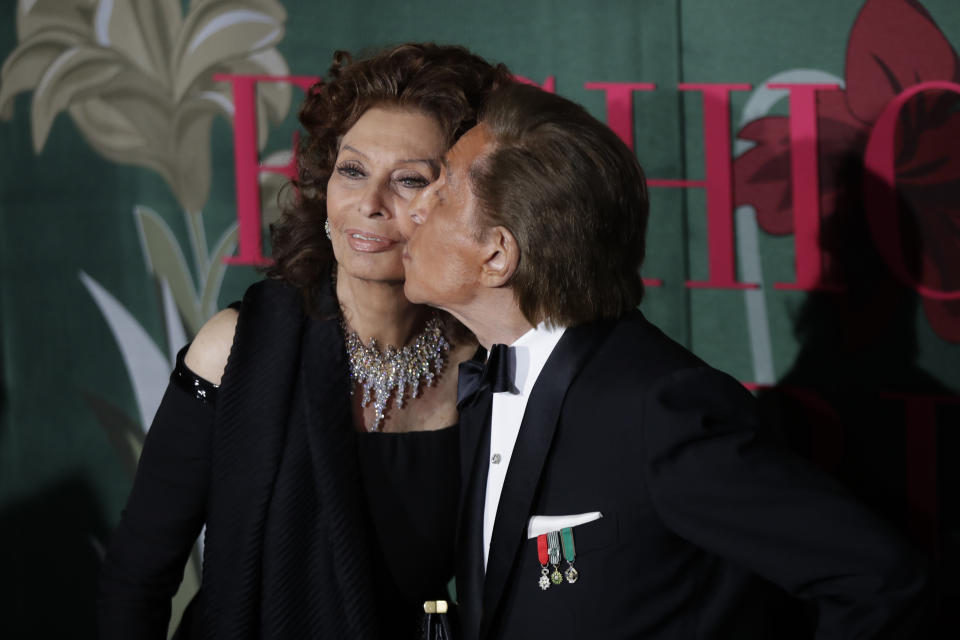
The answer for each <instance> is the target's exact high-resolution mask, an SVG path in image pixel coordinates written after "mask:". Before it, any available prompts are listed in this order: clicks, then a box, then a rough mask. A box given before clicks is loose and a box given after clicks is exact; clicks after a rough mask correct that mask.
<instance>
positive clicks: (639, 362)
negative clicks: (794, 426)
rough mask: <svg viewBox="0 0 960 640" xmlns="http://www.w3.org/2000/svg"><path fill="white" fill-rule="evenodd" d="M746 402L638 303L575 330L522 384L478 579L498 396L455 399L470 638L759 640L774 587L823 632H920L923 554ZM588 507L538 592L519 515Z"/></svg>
mask: <svg viewBox="0 0 960 640" xmlns="http://www.w3.org/2000/svg"><path fill="white" fill-rule="evenodd" d="M487 398H489V395H488V396H487ZM754 404H755V403H754V400H753V397H752V396H751V394H750V393H748V392H747V391H746V390H745V389H743V387H742V386H741V385H740V384H739V383H738V382H737V381H735V380H734V379H732V378H730V377H729V376H727V375H725V374H723V373H720V372H718V371H716V370H714V369H711V368H710V367H708V366H707V365H705V364H704V363H703V362H702V361H700V360H699V359H697V358H696V357H695V356H693V355H692V354H691V353H689V352H688V351H687V350H686V349H684V348H683V347H681V346H679V345H677V344H676V343H674V342H673V341H672V340H670V339H669V338H667V337H666V336H665V335H664V334H663V333H661V332H660V331H659V330H658V329H657V328H656V327H654V326H653V325H651V324H650V323H648V322H647V321H646V320H645V319H644V318H643V316H642V315H641V314H640V313H639V312H633V313H630V314H628V315H627V316H625V317H624V318H622V319H620V320H619V321H616V322H602V323H596V324H592V325H586V326H582V327H577V328H571V329H568V330H567V331H566V333H565V334H564V336H563V337H562V338H561V340H560V342H559V343H558V345H557V347H556V348H555V350H554V351H553V353H552V354H551V356H550V358H549V360H548V361H547V364H546V366H545V367H544V369H543V371H542V372H541V374H540V377H539V378H538V379H537V382H536V385H535V387H534V389H533V392H532V394H531V396H530V399H529V403H528V405H527V408H526V412H525V415H524V417H523V422H522V425H521V428H520V433H519V436H518V438H517V442H516V447H515V449H514V452H513V455H512V458H511V460H510V467H509V469H508V472H507V476H506V481H505V484H504V487H503V492H502V494H501V498H500V503H499V508H498V511H497V515H496V521H495V524H494V528H493V535H492V539H491V543H490V552H489V559H488V565H487V570H486V573H485V575H484V573H483V571H482V546H481V545H482V542H481V538H480V534H479V531H480V529H481V523H482V512H483V484H484V482H485V477H486V471H487V464H488V463H487V460H488V454H487V451H488V448H489V429H486V428H485V425H486V424H487V423H488V421H489V418H488V412H489V405H490V403H489V401H486V402H484V401H483V400H480V399H475V400H474V402H473V403H472V404H470V405H468V406H467V407H464V408H463V409H462V410H461V419H460V423H461V454H462V468H463V469H464V473H465V475H464V477H463V493H462V504H461V516H460V526H459V533H458V551H457V555H458V568H457V583H458V587H459V594H460V611H461V618H462V620H463V622H464V632H465V633H464V637H465V638H466V639H468V640H476V638H478V637H479V638H483V639H484V640H486V639H490V638H498V639H499V638H502V639H505V640H506V639H513V638H535V637H543V638H551V639H552V640H562V639H564V638H604V639H605V640H615V639H617V638H644V639H645V640H656V639H659V638H663V639H670V640H675V639H679V638H682V639H684V640H687V639H689V640H693V639H705V638H718V639H719V638H723V639H736V640H745V639H751V638H767V637H771V636H770V634H771V633H772V631H771V629H772V628H773V626H774V625H772V624H771V622H774V621H771V620H769V619H766V618H767V616H768V615H769V613H770V610H769V609H766V608H765V600H764V598H763V597H762V595H761V594H764V593H766V591H767V589H768V588H771V587H770V584H769V583H775V584H777V585H779V586H780V587H782V588H783V589H785V590H787V591H788V592H790V593H792V594H794V595H796V596H798V597H800V598H804V599H809V600H811V601H813V602H815V603H816V606H817V609H818V635H817V637H818V638H837V639H838V640H839V639H843V640H851V639H853V638H875V637H913V636H912V631H911V630H912V629H914V628H915V627H914V626H913V625H914V624H915V623H917V621H918V616H919V615H920V612H919V609H918V603H919V599H920V598H921V597H922V594H923V592H924V587H925V575H924V572H923V570H922V568H921V567H920V565H919V564H918V563H917V561H916V559H915V558H914V557H913V556H912V554H911V552H910V551H909V549H907V548H906V547H905V546H904V545H903V544H902V543H901V542H900V540H899V539H898V537H897V536H896V535H895V534H894V533H893V532H891V531H890V530H889V528H888V527H887V526H886V525H885V524H884V523H882V522H880V521H879V520H877V519H876V518H875V517H874V516H873V515H872V514H871V513H869V512H868V511H867V510H866V509H865V508H863V507H862V506H860V505H859V504H857V503H856V502H855V501H853V500H852V499H851V498H850V497H848V496H847V494H846V493H845V492H844V491H842V490H841V488H840V487H839V486H837V485H836V484H835V483H834V482H833V481H832V480H831V479H830V478H828V477H826V476H825V475H823V474H822V473H820V472H819V471H818V470H816V469H814V468H812V467H811V466H809V465H808V464H806V463H805V462H804V461H802V460H800V459H799V458H796V457H794V456H792V455H790V454H789V453H788V452H786V451H784V450H782V449H780V448H778V447H776V446H774V445H772V444H771V443H770V442H768V441H767V438H766V437H765V434H764V432H763V430H762V429H761V428H760V426H759V425H758V424H757V421H756V417H755V409H754ZM471 470H472V471H471ZM592 511H600V512H602V513H603V518H601V519H600V520H597V521H594V522H592V523H588V524H585V525H581V526H579V527H576V528H574V530H573V531H574V539H575V544H576V550H577V555H576V560H575V562H574V564H575V567H576V568H577V570H578V571H579V579H578V580H577V582H576V583H574V584H567V583H563V584H560V585H557V586H552V587H550V588H549V589H547V590H545V591H544V590H541V589H540V588H539V587H538V585H537V581H538V578H539V577H540V572H541V566H540V564H539V562H538V560H537V549H536V541H535V540H528V539H527V537H526V534H527V522H528V519H529V518H530V517H531V516H532V515H572V514H580V513H586V512H592ZM565 566H566V563H565V562H562V563H561V566H560V569H561V570H563V569H564V568H565ZM761 577H762V578H761ZM763 579H765V580H763ZM767 581H769V582H767Z"/></svg>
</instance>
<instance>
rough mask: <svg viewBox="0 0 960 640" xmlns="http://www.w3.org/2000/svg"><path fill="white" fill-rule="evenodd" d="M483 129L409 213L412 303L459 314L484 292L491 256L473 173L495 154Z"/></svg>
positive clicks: (451, 155) (468, 137) (452, 154)
mask: <svg viewBox="0 0 960 640" xmlns="http://www.w3.org/2000/svg"><path fill="white" fill-rule="evenodd" d="M489 142H490V138H489V134H488V133H487V131H486V129H485V128H484V126H483V125H482V124H481V125H478V126H476V127H474V128H473V129H471V130H470V131H468V132H467V133H466V134H465V135H464V136H463V137H462V138H461V139H460V140H459V141H458V142H457V144H455V145H454V146H453V148H452V149H450V151H449V152H448V153H447V154H446V156H445V158H444V161H443V166H442V168H441V170H440V177H439V178H438V179H437V180H436V182H433V183H432V184H430V185H429V186H428V187H426V188H425V189H423V190H422V191H420V193H418V194H417V196H416V197H415V198H414V200H413V201H412V202H411V203H410V206H409V208H408V210H407V218H408V222H407V224H406V225H405V226H406V229H405V233H407V234H408V236H409V239H408V241H407V246H406V250H405V251H404V255H403V261H404V267H405V271H406V282H405V285H404V292H405V293H406V295H407V298H409V299H410V301H411V302H417V303H425V304H430V305H433V306H435V307H440V308H441V309H446V310H447V311H451V312H453V313H455V314H456V313H457V312H458V311H461V310H463V309H465V308H466V307H467V306H468V305H469V304H470V303H471V302H472V301H473V300H474V299H475V297H476V294H477V293H478V292H479V291H480V287H481V284H480V282H479V280H480V276H481V272H482V269H483V265H484V262H485V259H486V255H487V252H486V251H485V247H484V245H483V243H482V237H481V235H480V232H479V227H478V224H477V215H478V208H479V202H478V200H477V198H476V196H474V194H473V189H472V186H471V184H470V167H472V166H473V163H474V162H475V161H476V160H477V159H478V158H479V157H480V156H482V155H483V154H484V152H485V151H486V150H487V149H488V148H489Z"/></svg>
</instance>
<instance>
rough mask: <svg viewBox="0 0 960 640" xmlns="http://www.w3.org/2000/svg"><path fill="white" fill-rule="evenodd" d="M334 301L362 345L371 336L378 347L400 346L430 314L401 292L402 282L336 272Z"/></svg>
mask: <svg viewBox="0 0 960 640" xmlns="http://www.w3.org/2000/svg"><path fill="white" fill-rule="evenodd" d="M337 300H339V302H340V308H341V309H343V317H344V319H345V320H346V322H347V327H348V328H349V329H350V330H351V331H354V332H355V333H356V334H357V335H358V336H359V337H360V340H361V341H363V343H364V344H370V340H371V339H374V340H376V341H377V344H378V345H380V348H381V349H383V348H385V347H387V346H394V347H402V346H404V345H406V344H407V343H408V342H410V341H411V340H412V339H413V337H414V336H415V335H416V334H417V333H419V332H420V331H422V330H423V325H424V324H425V323H426V321H427V319H428V318H429V317H430V315H431V314H432V313H433V311H432V310H431V309H430V307H427V306H424V305H418V304H413V303H412V302H410V301H409V300H407V297H406V296H405V295H403V282H402V281H401V282H377V281H372V280H360V279H358V278H351V277H349V276H344V275H343V274H338V277H337Z"/></svg>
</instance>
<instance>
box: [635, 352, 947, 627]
mask: <svg viewBox="0 0 960 640" xmlns="http://www.w3.org/2000/svg"><path fill="white" fill-rule="evenodd" d="M645 414H646V420H647V422H648V424H649V425H651V426H650V427H648V428H647V429H645V431H644V437H645V440H646V449H647V454H648V457H647V460H646V465H645V466H646V469H647V470H648V471H647V473H648V481H649V482H650V485H651V488H652V491H653V496H654V501H655V503H656V507H657V510H658V512H659V513H660V515H661V517H662V518H663V520H664V522H665V523H666V524H667V526H668V527H669V528H670V529H672V530H673V531H674V532H676V533H677V534H679V535H680V536H682V537H684V538H686V539H687V540H689V541H691V542H692V543H694V544H696V545H697V546H699V547H701V548H703V549H706V550H708V551H710V552H712V553H715V554H717V555H720V556H723V557H725V558H727V559H728V560H731V561H733V562H735V563H737V564H739V565H740V566H743V567H747V568H749V569H751V570H753V571H754V572H756V573H757V574H759V575H761V576H763V577H764V578H766V579H768V580H770V581H771V582H774V583H776V584H779V585H780V586H781V587H783V588H784V589H786V590H787V591H789V592H790V593H792V594H794V595H795V596H797V597H800V598H804V599H808V600H811V601H813V602H815V603H816V605H817V609H818V613H819V617H818V629H817V638H914V637H921V636H919V635H916V634H917V633H918V631H917V628H918V627H919V626H922V625H923V624H924V618H925V617H926V616H925V615H924V613H925V611H924V610H925V609H926V608H927V604H926V603H925V600H926V596H927V592H928V588H929V585H928V584H927V580H926V575H925V570H924V566H923V564H922V563H921V562H920V561H919V557H918V556H917V555H916V554H915V553H914V552H913V550H911V549H910V548H909V547H908V546H907V545H906V544H905V543H904V542H902V541H901V540H900V538H899V537H898V536H897V535H896V534H895V533H894V532H893V531H892V529H891V528H890V527H889V526H888V525H887V524H886V523H884V522H882V521H881V520H879V519H878V518H877V517H875V516H874V515H873V514H872V513H871V512H869V511H868V510H867V509H866V508H865V507H864V506H862V505H861V504H859V503H858V502H856V501H855V500H854V499H853V498H852V497H851V496H849V495H848V494H847V493H846V491H844V490H843V489H842V488H841V487H840V486H839V485H838V484H836V483H835V482H834V481H833V479H832V478H830V477H828V476H827V475H826V474H825V473H823V472H821V471H820V470H819V469H817V468H815V467H813V466H812V465H810V464H808V463H807V462H806V461H804V460H802V459H800V458H799V457H797V456H794V455H793V454H791V453H790V452H789V451H787V450H785V449H782V448H780V447H778V446H776V444H774V443H773V442H771V441H769V440H768V439H767V438H765V437H764V435H763V431H762V429H760V427H759V425H758V423H757V420H756V413H755V403H754V399H753V397H752V396H751V395H750V394H749V393H748V392H747V391H746V390H745V389H743V387H742V386H741V385H740V384H739V383H737V382H736V381H735V380H734V379H732V378H730V377H729V376H726V375H725V374H722V373H720V372H717V371H715V370H712V369H709V368H706V367H704V368H702V369H695V370H687V371H683V372H680V373H679V374H675V375H672V376H669V377H668V378H667V379H665V380H662V381H660V383H659V384H656V385H654V386H653V388H652V389H651V391H650V393H649V394H648V395H647V397H646V407H645ZM653 425H656V426H653Z"/></svg>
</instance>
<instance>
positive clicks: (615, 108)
mask: <svg viewBox="0 0 960 640" xmlns="http://www.w3.org/2000/svg"><path fill="white" fill-rule="evenodd" d="M583 87H584V88H585V89H587V90H590V91H594V90H601V91H606V92H607V126H608V127H610V128H611V129H612V130H613V132H614V133H615V134H617V137H618V138H620V139H621V140H623V143H624V144H626V145H627V147H628V148H629V149H630V151H633V150H634V149H633V147H634V144H633V92H634V91H653V90H654V89H656V87H657V85H655V84H650V83H649V82H586V83H584V85H583ZM643 284H645V285H646V286H648V287H659V286H660V285H662V284H663V280H661V279H659V278H644V279H643Z"/></svg>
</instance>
